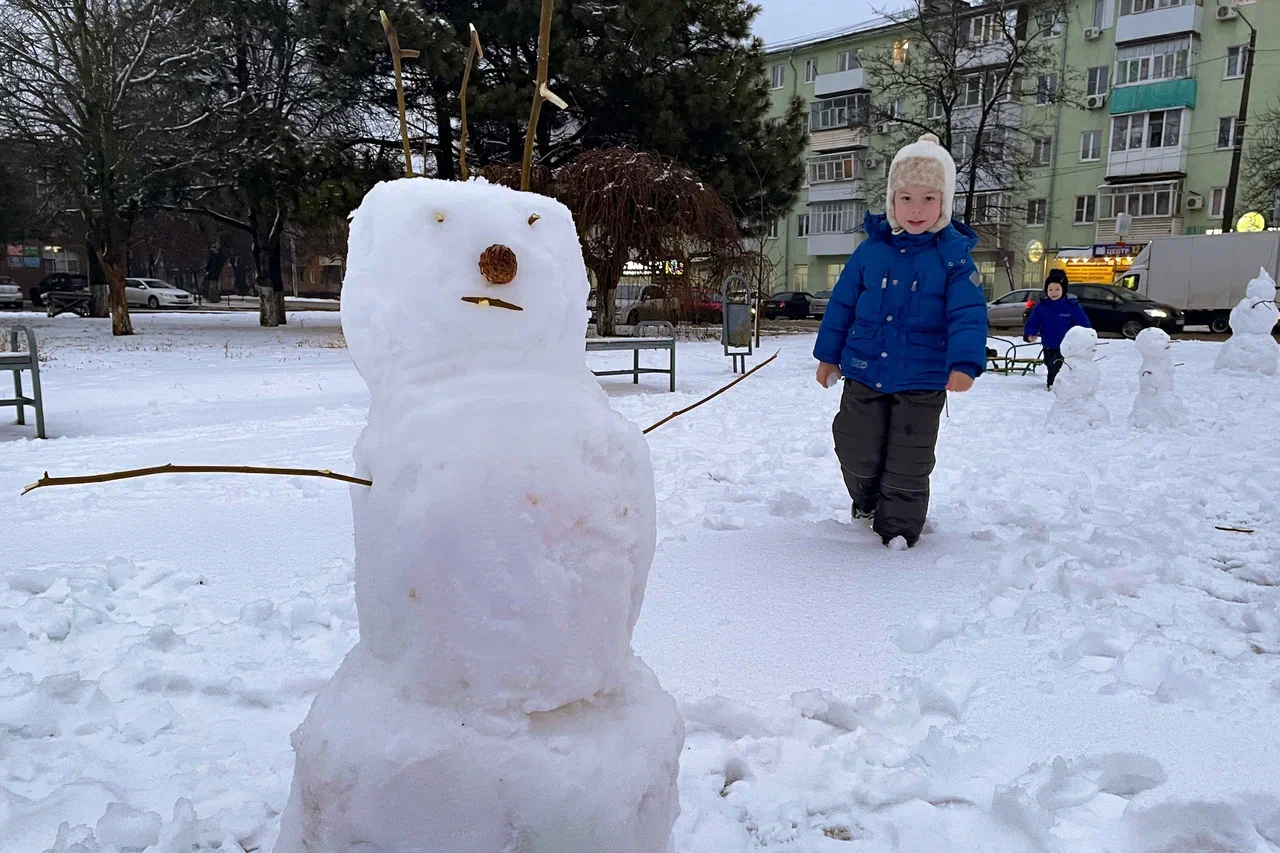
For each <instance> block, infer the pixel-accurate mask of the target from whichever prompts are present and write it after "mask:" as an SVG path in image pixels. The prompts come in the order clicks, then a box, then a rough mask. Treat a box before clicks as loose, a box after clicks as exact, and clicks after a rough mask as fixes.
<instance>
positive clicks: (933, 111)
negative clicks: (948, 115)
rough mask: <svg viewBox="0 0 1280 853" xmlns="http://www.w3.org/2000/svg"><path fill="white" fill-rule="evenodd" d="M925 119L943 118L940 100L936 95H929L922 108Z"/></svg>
mask: <svg viewBox="0 0 1280 853" xmlns="http://www.w3.org/2000/svg"><path fill="white" fill-rule="evenodd" d="M924 114H925V118H928V119H931V120H936V119H940V118H942V116H943V110H942V100H941V99H940V98H938V97H937V96H936V95H930V96H929V99H928V101H927V102H926V103H925V107H924Z"/></svg>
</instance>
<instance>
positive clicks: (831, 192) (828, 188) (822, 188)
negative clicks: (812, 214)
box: [809, 180, 867, 204]
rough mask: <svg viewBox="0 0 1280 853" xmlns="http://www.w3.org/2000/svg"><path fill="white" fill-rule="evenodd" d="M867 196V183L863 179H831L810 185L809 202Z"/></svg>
mask: <svg viewBox="0 0 1280 853" xmlns="http://www.w3.org/2000/svg"><path fill="white" fill-rule="evenodd" d="M866 197H867V190H866V183H865V182H863V181H861V180H848V181H829V182H827V183H822V184H810V185H809V202H810V203H811V204H812V203H813V202H819V201H862V200H864V199H865V198H866Z"/></svg>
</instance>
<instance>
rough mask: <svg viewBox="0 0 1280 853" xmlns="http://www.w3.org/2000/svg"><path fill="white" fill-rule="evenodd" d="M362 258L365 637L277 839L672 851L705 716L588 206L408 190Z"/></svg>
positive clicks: (287, 842)
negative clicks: (668, 609)
mask: <svg viewBox="0 0 1280 853" xmlns="http://www.w3.org/2000/svg"><path fill="white" fill-rule="evenodd" d="M486 257H491V258H497V257H502V258H503V259H505V262H509V261H514V263H513V264H511V263H507V265H505V266H503V267H502V268H501V269H499V268H498V267H497V266H490V267H488V268H487V269H488V272H485V271H484V270H485V269H486V266H485V262H484V258H486ZM347 261H348V267H347V274H346V279H345V282H344V285H343V303H342V328H343V331H344V332H345V336H346V341H347V343H348V345H349V346H350V352H351V358H352V361H353V362H354V363H355V366H356V367H357V368H358V369H359V371H360V375H361V376H362V377H363V378H364V380H365V382H366V383H367V384H368V387H369V392H370V396H371V402H370V408H369V420H368V425H367V426H366V427H365V429H364V431H363V432H362V433H361V435H360V439H359V441H358V443H357V444H356V449H355V467H356V472H357V475H358V476H360V477H362V478H367V479H370V480H372V482H373V485H372V487H365V486H362V485H354V486H352V488H351V508H352V516H353V521H354V529H355V598H356V612H357V615H358V622H359V625H360V641H359V643H358V644H357V645H356V647H355V648H354V649H352V651H351V652H350V654H348V655H347V657H346V659H345V660H344V661H343V663H342V665H341V666H340V667H339V669H338V672H337V674H336V675H335V676H334V678H333V680H332V681H331V682H329V684H327V685H326V686H325V687H324V688H323V689H322V690H321V691H320V694H319V696H318V697H317V699H316V702H315V704H314V705H313V706H312V709H311V711H310V713H309V714H308V716H307V718H306V720H305V721H304V722H303V724H302V726H301V727H300V728H299V729H298V730H297V732H296V733H295V734H294V736H293V744H294V748H295V751H296V752H297V766H296V769H295V771H294V774H293V782H292V791H291V793H290V798H289V804H288V806H287V807H286V809H285V813H284V816H283V819H282V822H281V831H280V839H279V843H278V844H277V845H276V847H275V849H276V851H277V853H321V851H330V852H331V853H347V851H354V850H360V851H362V853H401V852H402V851H411V850H421V851H434V850H439V851H446V850H447V851H450V853H494V851H502V850H511V851H520V853H599V851H603V850H609V851H616V853H662V851H665V850H667V849H668V846H669V843H670V841H671V829H672V826H673V825H674V823H675V820H676V815H677V814H678V813H679V799H678V797H677V793H676V778H677V772H678V763H679V759H680V752H681V749H682V747H683V745H684V725H683V722H682V720H681V718H680V715H679V712H678V711H677V710H676V704H675V701H674V700H673V699H672V698H671V696H669V695H668V694H667V693H665V692H664V691H663V690H662V688H661V687H660V686H659V684H658V680H657V679H656V678H655V677H654V674H653V672H652V671H651V670H650V669H649V668H648V667H647V666H645V665H644V663H643V662H641V661H640V660H638V659H637V658H636V657H635V654H634V652H633V651H632V648H631V639H632V631H633V630H634V628H635V625H636V620H637V619H638V618H639V616H640V609H641V604H642V603H643V601H644V589H645V581H646V579H647V577H648V574H649V568H650V563H651V562H652V560H653V553H654V548H655V540H656V522H655V499H654V479H653V469H652V466H651V463H650V460H649V446H648V444H647V443H646V442H645V439H644V436H643V435H641V433H640V430H639V429H637V428H636V426H635V425H634V424H632V423H630V422H629V421H627V420H626V419H625V418H623V417H622V416H621V415H619V414H618V413H616V412H615V411H614V410H613V409H612V408H610V406H609V399H608V396H607V395H606V394H605V392H604V391H602V390H601V388H600V385H599V383H598V382H597V381H596V378H595V377H594V376H592V374H591V372H590V371H589V370H588V369H587V367H586V364H585V354H584V352H583V340H582V334H583V329H584V328H585V326H586V323H587V316H586V307H585V306H586V302H587V295H588V293H589V291H590V287H589V285H588V281H587V271H586V267H585V266H584V265H583V261H582V252H581V250H580V249H579V246H578V236H577V231H576V229H575V228H574V224H573V217H572V216H571V215H570V213H569V211H568V209H567V208H565V207H564V206H563V205H561V204H560V203H558V202H556V201H553V200H552V199H549V198H546V197H545V196H539V195H534V194H532V193H519V192H514V191H512V190H510V189H507V188H506V187H501V186H493V185H488V184H484V183H481V182H470V183H461V182H454V181H437V180H425V179H404V180H398V181H391V182H386V183H382V184H379V185H378V186H376V187H374V189H373V190H371V191H370V192H369V194H368V195H367V196H366V197H365V198H364V201H363V202H362V203H361V205H360V207H359V209H358V210H356V212H355V213H354V214H353V216H352V220H351V237H350V251H349V253H348V258H347ZM424 294H430V301H431V305H432V310H431V311H430V313H428V314H420V313H416V312H406V311H405V310H404V306H405V305H406V304H411V303H412V302H413V301H415V300H418V299H421V298H422V297H423V295H424Z"/></svg>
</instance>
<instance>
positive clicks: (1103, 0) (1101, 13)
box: [1093, 0, 1107, 30]
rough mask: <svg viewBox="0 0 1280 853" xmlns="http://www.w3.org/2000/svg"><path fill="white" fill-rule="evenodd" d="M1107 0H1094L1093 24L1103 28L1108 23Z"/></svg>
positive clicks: (1095, 26) (1097, 27)
mask: <svg viewBox="0 0 1280 853" xmlns="http://www.w3.org/2000/svg"><path fill="white" fill-rule="evenodd" d="M1106 14H1107V0H1093V26H1094V28H1095V29H1099V30H1100V29H1102V28H1103V26H1104V25H1105V24H1106Z"/></svg>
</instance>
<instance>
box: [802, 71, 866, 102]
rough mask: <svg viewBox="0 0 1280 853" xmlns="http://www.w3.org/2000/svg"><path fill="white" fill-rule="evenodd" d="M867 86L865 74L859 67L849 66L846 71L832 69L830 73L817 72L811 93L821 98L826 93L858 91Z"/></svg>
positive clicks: (840, 93) (839, 93)
mask: <svg viewBox="0 0 1280 853" xmlns="http://www.w3.org/2000/svg"><path fill="white" fill-rule="evenodd" d="M866 88H867V75H866V72H864V71H863V70H862V69H861V68H850V69H849V70H848V71H833V72H831V73H830V74H819V75H818V79H817V80H816V81H814V84H813V94H814V96H815V97H818V98H822V97H826V96H827V95H843V94H844V93H846V92H858V91H861V90H864V89H866Z"/></svg>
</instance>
